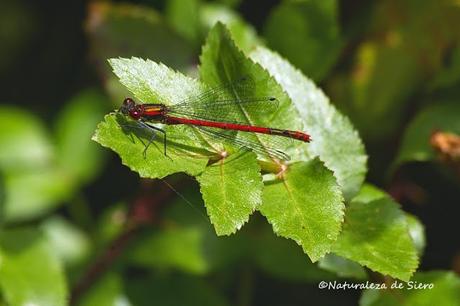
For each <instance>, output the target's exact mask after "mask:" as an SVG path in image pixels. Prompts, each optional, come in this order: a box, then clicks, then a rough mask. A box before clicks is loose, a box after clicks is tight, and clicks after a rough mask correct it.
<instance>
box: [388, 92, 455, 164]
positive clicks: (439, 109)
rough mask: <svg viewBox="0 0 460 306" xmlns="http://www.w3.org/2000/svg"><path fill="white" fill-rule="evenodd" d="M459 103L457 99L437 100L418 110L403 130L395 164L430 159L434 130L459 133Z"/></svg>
mask: <svg viewBox="0 0 460 306" xmlns="http://www.w3.org/2000/svg"><path fill="white" fill-rule="evenodd" d="M459 116H460V104H459V103H458V101H457V100H454V101H447V102H438V103H435V104H433V105H430V106H427V107H426V108H425V109H423V110H422V111H420V112H419V113H418V114H417V116H416V117H415V118H414V119H413V120H412V122H411V123H410V124H409V126H408V128H407V129H406V131H405V132H404V137H403V140H402V144H401V147H400V150H399V153H398V157H397V159H396V161H395V164H396V165H399V164H401V163H404V162H409V161H430V160H433V159H434V158H435V152H434V150H433V148H432V147H431V146H430V136H431V134H432V133H433V132H434V131H437V130H439V131H443V132H452V133H457V134H460V120H458V118H459Z"/></svg>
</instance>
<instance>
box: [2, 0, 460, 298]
mask: <svg viewBox="0 0 460 306" xmlns="http://www.w3.org/2000/svg"><path fill="white" fill-rule="evenodd" d="M217 20H221V21H223V22H224V23H226V24H227V25H228V27H229V28H230V30H231V32H232V34H233V36H234V38H235V40H236V41H237V43H238V44H239V46H240V47H241V48H242V49H243V50H251V48H253V47H254V46H256V45H259V44H262V45H265V46H267V47H269V48H271V49H272V50H275V51H276V52H278V53H279V54H281V55H282V56H283V57H285V58H286V59H288V60H289V61H290V62H291V63H292V64H294V65H295V66H296V67H298V69H300V70H301V71H302V72H303V73H304V74H305V75H306V76H308V77H309V78H311V79H312V80H314V81H315V82H316V84H318V86H320V87H321V88H322V89H323V90H324V91H325V93H326V95H327V96H328V97H329V98H330V99H331V102H332V103H333V104H334V105H335V106H336V107H337V108H338V109H339V110H340V111H341V112H343V113H344V114H346V115H347V116H348V117H349V118H350V119H351V121H352V122H353V124H354V125H355V127H356V129H357V130H358V131H359V133H360V135H361V137H362V138H363V141H364V143H365V146H366V151H367V153H368V155H369V163H368V166H369V172H368V176H367V181H368V182H370V183H372V184H375V185H376V186H379V187H380V188H382V189H384V190H386V191H387V192H388V193H390V194H391V195H392V196H393V198H394V199H395V200H397V201H398V202H399V203H400V204H401V206H402V208H403V210H405V211H407V212H410V213H412V214H413V215H415V216H417V217H418V218H419V219H420V221H421V222H422V224H423V225H424V227H425V235H426V246H425V250H424V253H423V256H422V258H421V264H420V268H419V270H421V271H432V270H451V271H454V273H457V274H459V273H460V236H459V235H458V233H459V232H460V227H459V222H458V221H459V220H458V216H459V215H460V188H459V180H460V3H459V2H458V1H454V0H452V1H447V0H446V1H437V0H419V1H415V0H405V1H399V0H382V1H364V0H349V1H334V0H324V1H319V0H318V1H315V0H310V1H307V0H305V1H288V0H285V1H274V0H269V1H268V0H267V1H255V0H246V1H244V0H241V1H239V0H222V1H204V0H201V1H199V0H169V1H167V0H164V1H155V0H145V1H124V2H118V1H106V2H85V1H49V0H43V1H26V0H3V1H1V3H0V80H1V82H0V84H1V97H0V103H1V105H0V174H1V178H2V179H1V184H0V198H1V199H0V220H1V227H2V229H0V231H4V232H8V231H13V233H14V235H12V237H14V238H8V235H7V234H5V235H4V237H3V238H1V237H0V241H3V243H7V242H5V241H9V240H8V239H13V240H16V239H19V240H21V239H22V240H24V241H29V240H30V241H39V242H37V243H38V244H39V246H37V248H38V250H39V251H40V252H45V253H46V252H49V251H50V250H51V251H52V252H53V253H58V255H59V257H60V258H61V259H62V260H63V262H64V267H65V275H66V279H67V280H66V282H67V283H68V287H69V288H75V287H77V289H75V290H76V291H75V292H76V293H75V292H73V293H74V294H76V295H77V296H78V303H80V304H81V305H129V304H116V303H117V301H118V302H119V303H128V302H127V301H129V303H132V305H152V304H150V303H151V301H152V300H153V298H152V295H154V296H157V297H158V296H160V299H159V301H161V299H163V298H164V300H163V304H160V305H194V304H195V303H196V304H197V305H198V304H199V305H208V304H209V305H307V304H321V305H356V304H357V303H358V301H359V300H360V297H361V292H360V291H352V290H348V291H339V292H335V291H334V292H332V291H328V292H326V291H320V290H318V289H317V280H319V279H329V278H330V279H334V278H335V277H337V276H336V275H335V274H334V273H332V272H330V271H326V270H327V269H326V270H323V269H321V268H320V267H318V266H316V265H312V264H310V263H308V262H304V261H308V259H307V257H306V256H304V255H303V254H302V253H301V250H298V249H297V248H296V246H295V245H291V244H290V243H288V242H286V241H284V240H282V239H280V238H276V237H273V234H271V231H270V228H268V226H267V225H266V224H264V223H265V221H264V220H263V218H262V217H260V216H257V215H256V216H254V217H253V218H252V221H251V222H250V224H248V225H247V226H245V228H244V229H243V230H242V233H241V235H240V237H239V238H236V237H229V238H216V237H214V236H215V235H214V233H213V231H212V228H210V225H209V222H208V221H206V220H205V218H203V215H202V214H203V213H204V210H203V207H202V203H201V200H200V195H199V193H198V188H197V185H196V183H195V182H194V181H193V180H192V179H191V178H187V177H181V176H178V177H174V178H170V180H171V182H177V181H180V182H181V183H180V184H181V189H180V193H181V194H184V196H185V198H187V199H188V200H187V201H188V202H190V203H186V202H185V201H184V200H183V199H182V198H181V197H180V196H177V195H176V194H168V191H165V190H168V189H167V186H166V187H165V185H164V184H162V183H161V182H154V181H148V180H141V179H139V177H138V176H137V174H136V173H133V172H131V171H130V170H129V169H128V168H126V167H124V166H122V165H121V163H120V160H119V158H118V157H117V156H116V155H115V154H114V153H112V152H109V150H105V149H103V148H101V147H100V146H98V145H97V144H96V143H95V142H93V141H91V140H90V138H91V135H92V133H93V132H94V130H95V127H96V125H97V123H98V122H99V121H101V120H102V118H103V116H104V114H106V113H108V112H110V111H111V110H113V109H115V108H117V107H118V106H119V105H120V103H121V101H122V99H123V97H124V96H125V95H126V94H127V93H126V91H125V90H124V89H123V88H122V87H121V86H120V85H119V84H118V83H117V80H116V79H115V77H114V75H113V74H112V73H111V71H110V67H109V66H108V63H107V61H106V59H107V58H110V57H118V56H121V57H130V56H139V57H143V58H149V59H152V60H154V61H157V62H163V63H164V64H166V65H168V66H170V67H173V68H175V69H177V70H180V71H182V72H183V73H187V74H189V75H191V76H196V65H197V64H198V63H199V58H198V57H199V54H200V48H201V45H202V44H203V42H204V39H205V37H206V33H207V31H208V30H209V29H210V27H211V26H212V25H213V24H214V23H215V22H216V21H217ZM162 192H163V193H164V195H163V194H162ZM160 195H161V196H164V197H165V199H167V201H166V200H165V201H163V202H166V203H168V207H167V208H164V207H163V206H164V203H163V202H161V201H160V202H161V203H159V204H158V207H155V209H152V208H150V209H149V210H148V211H147V212H139V211H134V212H133V211H132V207H133V203H137V202H139V201H140V202H149V201H150V202H152V201H153V202H155V203H156V202H159V200H158V199H159V198H160ZM161 199H163V198H161ZM189 204H190V205H189ZM190 206H193V207H190ZM132 215H135V216H137V217H138V218H140V219H142V220H143V218H144V219H146V220H147V221H148V222H146V223H149V225H148V226H146V228H144V229H143V230H141V231H140V232H137V233H136V234H135V235H134V238H133V237H132V235H131V234H129V235H125V236H123V235H121V238H120V233H121V232H122V231H123V229H122V228H123V227H124V222H125V220H126V219H127V216H132ZM152 220H154V222H152ZM181 222H183V224H195V225H196V224H198V225H197V227H198V228H201V229H204V230H203V231H204V232H203V231H202V230H196V227H190V228H185V229H180V230H178V232H174V231H173V232H172V233H170V232H168V230H169V229H170V228H173V229H174V228H175V226H176V225H177V224H176V223H179V224H180V223H181ZM150 223H152V224H150ZM37 228H39V229H40V231H41V232H43V233H44V234H43V235H44V236H46V239H45V240H47V241H48V242H49V241H52V242H51V244H50V243H48V242H46V243H45V242H43V244H41V243H42V242H41V240H40V239H42V238H41V237H42V234H40V235H39V237H38V236H37V235H38V234H37V233H36V231H35V229H37ZM165 228H166V229H167V230H164V229H165ZM363 230H364V231H365V230H366V229H363ZM158 233H160V234H158ZM203 233H204V234H203ZM213 235H214V236H213ZM238 235H239V234H238ZM238 235H237V236H238ZM0 236H1V235H0ZM5 237H6V238H5ZM117 237H118V238H117ZM2 239H3V240H2ZM114 239H120V240H118V242H117V243H115V246H116V247H115V255H113V256H110V255H109V259H107V258H105V259H106V260H107V262H108V265H107V266H108V267H104V268H102V270H103V272H101V273H100V272H98V271H95V272H94V275H93V276H92V275H89V276H88V275H86V278H85V271H87V270H88V269H90V268H88V267H92V266H93V265H94V263H95V261H97V260H98V259H97V258H99V259H100V258H101V257H100V256H101V254H104V250H105V249H106V248H107V246H111V245H112V243H113V242H112V241H113V240H114ZM123 239H125V240H126V241H128V242H126V244H127V245H128V246H129V247H128V248H127V249H128V250H129V251H126V244H125V240H123ZM202 241H205V244H206V248H205V250H204V251H203V250H202V249H199V247H198V242H200V243H201V242H202ZM254 241H258V244H257V243H256V242H254ZM254 244H255V246H254ZM248 245H252V246H251V247H249V246H248ZM142 246H144V247H142ZM1 247H2V246H1V245H0V248H1ZM151 250H158V252H157V253H156V255H153V256H152V254H151ZM118 251H119V254H118V253H117V252H118ZM40 252H38V253H37V254H41V253H40ZM249 253H257V255H256V256H252V255H251V256H249V255H248V254H249ZM158 254H159V255H158ZM203 254H205V255H206V256H204V257H203V256H201V255H203ZM209 254H212V255H209ZM31 256H32V257H33V255H31ZM112 259H113V261H112ZM18 260H24V262H22V263H23V266H24V267H28V266H29V267H32V266H33V265H39V263H33V262H29V261H27V260H26V259H18ZM102 260H104V258H102ZM25 270H27V269H26V268H25ZM299 271H306V272H302V273H300V272H299ZM23 272H24V271H23ZM1 273H2V270H1V269H0V279H1V278H2V277H1ZM15 273H22V272H21V270H18V271H16V272H15ZM4 275H5V274H4ZM370 275H371V276H370V277H372V273H370ZM355 276H356V275H355ZM4 277H6V276H4ZM82 278H83V281H82ZM31 279H33V277H31ZM346 279H348V278H346ZM351 279H353V278H351ZM123 280H129V281H127V282H123ZM82 283H84V285H82ZM152 288H155V289H152ZM63 290H64V289H63ZM69 290H70V289H69ZM5 296H6V295H5V294H0V305H3V304H2V300H5ZM181 297H184V299H183V300H182V299H181ZM120 301H121V302H120ZM168 303H169V304H168ZM361 303H364V302H363V301H362V300H361ZM12 305H13V304H12ZM363 305H370V304H363Z"/></svg>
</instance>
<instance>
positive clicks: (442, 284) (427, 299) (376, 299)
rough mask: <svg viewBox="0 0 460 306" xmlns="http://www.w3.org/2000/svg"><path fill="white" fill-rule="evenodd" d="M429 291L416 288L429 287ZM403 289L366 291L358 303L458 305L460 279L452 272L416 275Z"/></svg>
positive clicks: (377, 305)
mask: <svg viewBox="0 0 460 306" xmlns="http://www.w3.org/2000/svg"><path fill="white" fill-rule="evenodd" d="M430 284H432V285H433V287H432V288H430V289H427V288H426V289H421V287H420V288H417V287H416V286H423V285H428V286H429V285H430ZM403 286H404V287H403V288H404V289H395V290H366V291H364V293H363V295H362V296H361V300H360V301H359V305H360V306H393V305H401V306H423V305H446V306H447V305H449V306H459V305H460V278H459V277H458V276H457V275H455V274H454V273H453V272H444V271H433V272H423V273H416V274H415V275H414V277H413V278H412V280H411V281H410V282H409V283H403Z"/></svg>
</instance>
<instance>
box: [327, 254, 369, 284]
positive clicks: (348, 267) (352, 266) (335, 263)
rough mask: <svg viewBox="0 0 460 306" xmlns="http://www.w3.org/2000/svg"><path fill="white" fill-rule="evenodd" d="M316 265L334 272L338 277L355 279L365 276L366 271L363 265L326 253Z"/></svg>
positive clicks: (364, 277)
mask: <svg viewBox="0 0 460 306" xmlns="http://www.w3.org/2000/svg"><path fill="white" fill-rule="evenodd" d="M318 265H319V267H320V268H322V269H324V270H326V271H330V272H334V273H336V274H337V275H338V276H340V277H347V278H349V277H352V278H356V279H366V278H367V273H366V270H365V269H364V267H363V266H361V265H359V264H358V263H356V262H354V261H351V260H349V259H346V258H343V257H340V256H337V255H335V254H327V255H326V256H324V257H323V258H321V259H320V261H319V263H318Z"/></svg>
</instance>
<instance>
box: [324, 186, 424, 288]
mask: <svg viewBox="0 0 460 306" xmlns="http://www.w3.org/2000/svg"><path fill="white" fill-rule="evenodd" d="M368 190H369V189H368ZM370 191H371V193H372V194H373V195H374V196H375V191H373V190H370ZM373 195H371V196H360V197H358V199H361V200H352V201H351V203H350V204H349V206H348V207H347V209H346V212H345V223H344V225H343V230H342V232H341V234H340V236H339V238H338V239H337V242H336V243H335V245H334V246H333V248H332V251H333V252H334V253H336V254H337V255H340V256H342V257H345V258H348V259H350V260H353V261H356V262H358V263H360V264H361V265H364V266H366V267H368V268H370V269H371V270H373V271H377V272H380V273H382V274H388V275H390V276H393V277H396V278H399V279H401V280H408V279H409V278H410V277H411V276H412V274H413V273H414V271H415V269H416V268H417V266H418V257H417V250H416V248H415V246H414V242H413V241H412V238H411V236H410V235H409V227H408V224H407V219H406V216H405V215H404V213H403V212H402V211H401V210H400V208H399V205H398V203H396V202H394V201H393V200H392V199H390V198H389V197H388V196H387V197H378V198H377V199H372V198H373ZM366 198H367V201H366V200H365V199H366Z"/></svg>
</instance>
